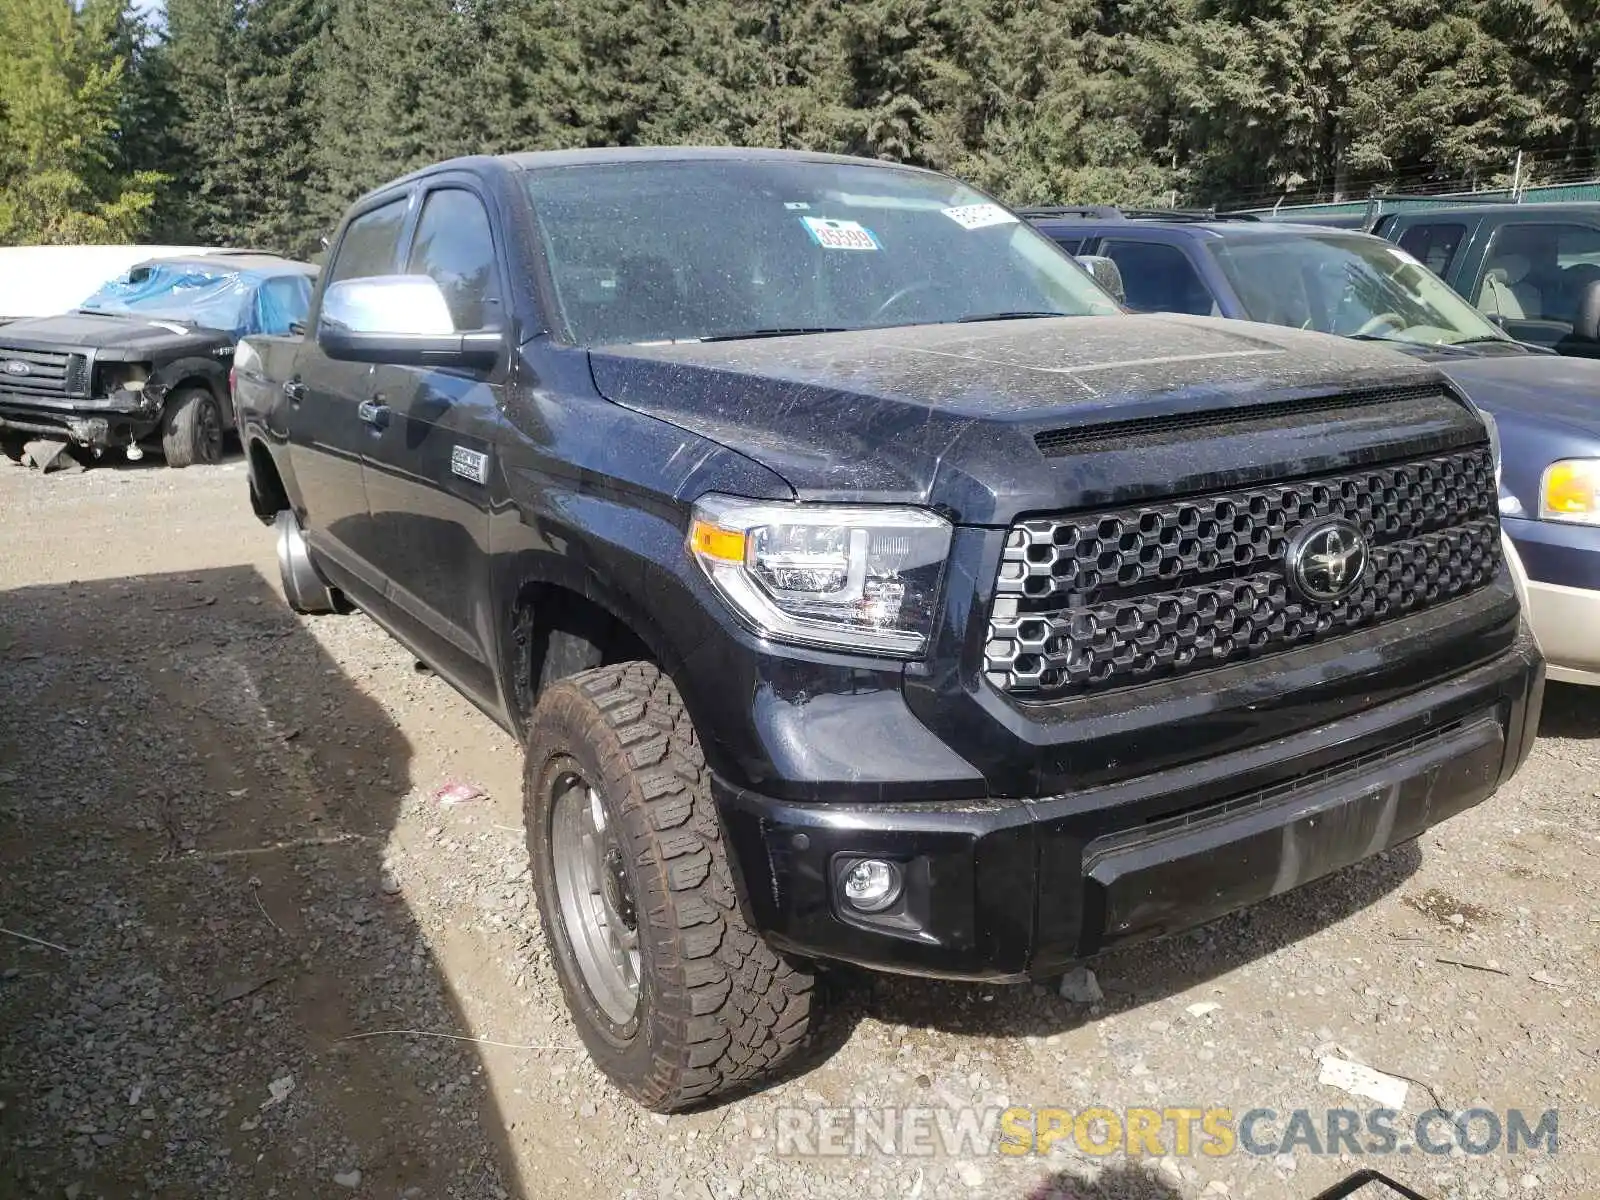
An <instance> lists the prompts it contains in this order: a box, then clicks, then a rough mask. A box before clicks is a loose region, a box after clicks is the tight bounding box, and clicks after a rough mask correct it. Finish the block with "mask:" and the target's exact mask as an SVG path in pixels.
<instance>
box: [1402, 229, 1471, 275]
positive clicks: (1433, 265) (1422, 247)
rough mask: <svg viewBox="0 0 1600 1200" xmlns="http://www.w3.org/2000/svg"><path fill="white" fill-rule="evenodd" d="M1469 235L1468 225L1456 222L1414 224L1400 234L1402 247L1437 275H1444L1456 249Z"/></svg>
mask: <svg viewBox="0 0 1600 1200" xmlns="http://www.w3.org/2000/svg"><path fill="white" fill-rule="evenodd" d="M1466 236H1467V227H1466V226H1465V225H1458V224H1455V223H1454V222H1444V221H1440V222H1431V223H1429V224H1427V225H1413V226H1412V227H1411V228H1410V229H1407V230H1406V231H1405V232H1404V233H1402V234H1401V235H1400V249H1402V250H1404V251H1405V252H1406V253H1407V254H1409V255H1411V257H1412V258H1414V259H1416V260H1417V261H1418V262H1420V263H1421V264H1422V265H1423V266H1425V267H1427V268H1428V270H1430V271H1432V272H1433V273H1434V274H1435V275H1443V274H1444V273H1445V272H1446V271H1448V270H1449V269H1450V264H1451V262H1453V261H1454V260H1455V256H1456V250H1457V249H1459V248H1460V246H1461V243H1462V241H1463V239H1465V238H1466Z"/></svg>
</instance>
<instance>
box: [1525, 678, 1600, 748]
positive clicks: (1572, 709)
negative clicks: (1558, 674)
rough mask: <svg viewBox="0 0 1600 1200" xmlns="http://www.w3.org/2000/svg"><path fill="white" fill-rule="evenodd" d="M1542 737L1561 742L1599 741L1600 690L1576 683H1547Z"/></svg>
mask: <svg viewBox="0 0 1600 1200" xmlns="http://www.w3.org/2000/svg"><path fill="white" fill-rule="evenodd" d="M1539 735H1540V736H1541V737H1559V738H1584V739H1587V738H1596V737H1600V688H1592V687H1580V686H1579V685H1578V684H1575V683H1548V684H1546V685H1545V689H1544V711H1543V712H1542V713H1541V714H1540V717H1539Z"/></svg>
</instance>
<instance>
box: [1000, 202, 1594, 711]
mask: <svg viewBox="0 0 1600 1200" xmlns="http://www.w3.org/2000/svg"><path fill="white" fill-rule="evenodd" d="M1028 215H1029V217H1030V219H1031V220H1032V221H1033V224H1034V227H1035V228H1037V229H1039V230H1040V232H1042V233H1045V234H1047V235H1049V236H1050V237H1051V238H1053V239H1055V241H1056V242H1057V243H1058V244H1059V245H1061V246H1062V247H1063V248H1064V249H1067V250H1069V251H1071V252H1072V253H1075V254H1080V255H1094V256H1100V257H1104V258H1109V259H1110V260H1112V261H1113V262H1114V263H1115V264H1116V266H1117V268H1118V271H1119V273H1120V275H1121V281H1122V287H1123V290H1124V293H1125V299H1126V302H1127V304H1128V306H1129V307H1131V308H1133V309H1134V310H1136V311H1139V312H1178V313H1191V314H1194V315H1197V316H1221V317H1232V318H1236V319H1238V320H1244V321H1259V322H1263V323H1265V324H1271V325H1289V326H1293V327H1295V328H1299V329H1314V330H1319V331H1321V332H1323V333H1333V334H1340V335H1343V336H1345V337H1350V338H1355V339H1357V340H1361V341H1375V342H1383V343H1385V344H1388V345H1391V346H1393V347H1394V348H1396V349H1398V350H1401V351H1404V352H1405V353H1408V354H1410V355H1412V356H1413V357H1416V358H1419V359H1422V360H1424V361H1426V362H1431V363H1433V364H1435V365H1436V366H1438V367H1439V368H1440V369H1442V370H1443V371H1444V372H1445V374H1446V375H1448V376H1449V378H1450V379H1451V381H1452V382H1454V383H1455V384H1457V385H1458V386H1459V387H1460V388H1461V389H1462V390H1463V391H1465V392H1466V393H1467V395H1468V396H1469V397H1470V398H1471V399H1472V400H1473V401H1474V402H1475V403H1476V404H1477V405H1478V406H1479V407H1480V408H1482V409H1483V410H1485V411H1486V412H1488V413H1489V414H1490V415H1492V416H1493V417H1494V419H1495V420H1496V422H1497V423H1498V427H1499V434H1500V442H1501V445H1502V455H1503V471H1502V476H1501V480H1500V517H1501V522H1502V525H1503V527H1504V529H1505V530H1506V532H1507V533H1509V534H1510V536H1511V539H1512V541H1513V543H1514V545H1515V546H1516V548H1517V550H1518V552H1519V554H1520V556H1521V558H1522V560H1523V563H1524V565H1525V567H1526V568H1527V573H1528V576H1529V593H1530V596H1529V601H1530V603H1529V607H1530V609H1531V612H1532V620H1533V627H1534V632H1535V633H1537V634H1538V636H1539V640H1540V642H1541V644H1542V645H1543V647H1544V651H1545V654H1546V656H1547V657H1548V659H1549V663H1550V677H1551V678H1552V679H1560V680H1565V681H1567V682H1572V683H1590V684H1594V683H1600V361H1595V360H1593V359H1590V358H1583V357H1558V356H1557V355H1554V354H1550V353H1548V352H1547V351H1545V350H1542V349H1540V348H1538V347H1530V346H1528V345H1526V344H1524V343H1521V342H1517V341H1514V340H1513V339H1512V338H1511V337H1510V336H1508V334H1507V333H1506V332H1505V331H1504V330H1502V329H1501V328H1498V327H1497V326H1496V325H1495V324H1493V323H1491V322H1490V321H1488V320H1487V319H1485V318H1484V316H1483V315H1482V314H1481V313H1479V312H1478V311H1477V310H1476V309H1474V308H1473V307H1472V306H1471V305H1469V304H1467V303H1466V302H1465V301H1464V300H1463V299H1462V298H1461V297H1460V296H1458V295H1457V294H1456V293H1455V292H1453V291H1451V289H1450V288H1448V287H1446V286H1445V285H1444V283H1443V282H1441V281H1440V280H1439V278H1438V277H1437V276H1435V275H1434V274H1433V273H1432V272H1431V271H1429V270H1428V269H1427V268H1426V267H1424V266H1423V265H1422V264H1421V263H1419V262H1418V261H1417V259H1416V258H1415V257H1414V256H1413V255H1411V254H1409V253H1407V251H1406V250H1404V249H1403V248H1401V247H1397V246H1394V245H1391V244H1389V243H1388V242H1386V241H1384V240H1383V239H1381V238H1377V237H1373V236H1370V235H1368V234H1363V233H1357V232H1354V231H1351V230H1343V229H1330V228H1326V227H1322V226H1311V225H1303V226H1301V225H1290V224H1283V223H1278V222H1266V221H1254V220H1248V219H1237V218H1235V219H1227V218H1222V219H1218V218H1214V217H1209V216H1199V215H1189V214H1182V213H1165V214H1161V215H1159V216H1157V215H1151V216H1148V217H1140V216H1129V215H1128V214H1125V213H1121V212H1118V211H1117V210H1115V209H1043V210H1032V211H1031V212H1030V213H1029V214H1028ZM1407 228H1410V226H1407ZM1596 245H1597V248H1600V232H1597V234H1596ZM1479 257H1480V258H1481V257H1482V256H1481V255H1480V256H1479ZM1507 327H1508V328H1509V327H1510V322H1507Z"/></svg>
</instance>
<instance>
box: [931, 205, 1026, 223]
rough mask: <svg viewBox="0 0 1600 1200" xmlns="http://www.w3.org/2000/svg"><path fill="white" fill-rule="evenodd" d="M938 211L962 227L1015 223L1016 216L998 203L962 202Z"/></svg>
mask: <svg viewBox="0 0 1600 1200" xmlns="http://www.w3.org/2000/svg"><path fill="white" fill-rule="evenodd" d="M939 211H940V212H942V213H944V215H945V216H947V217H949V218H950V219H951V220H952V221H954V222H955V223H956V224H957V225H959V226H961V228H963V229H984V228H986V227H988V226H990V225H1015V224H1016V222H1017V218H1016V217H1015V216H1013V215H1012V214H1011V213H1008V212H1007V211H1006V210H1005V209H1003V208H1001V207H1000V206H999V205H998V204H963V205H962V206H961V207H960V208H944V209H940V210H939Z"/></svg>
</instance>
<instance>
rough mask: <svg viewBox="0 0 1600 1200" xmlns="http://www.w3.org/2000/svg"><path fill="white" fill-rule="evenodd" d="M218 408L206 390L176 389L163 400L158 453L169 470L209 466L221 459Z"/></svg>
mask: <svg viewBox="0 0 1600 1200" xmlns="http://www.w3.org/2000/svg"><path fill="white" fill-rule="evenodd" d="M223 429H224V426H223V423H222V406H221V405H220V404H218V403H217V398H216V397H215V396H213V395H212V394H211V390H210V389H209V388H203V387H186V388H180V389H178V391H176V392H174V393H173V394H172V395H171V396H170V397H169V398H168V399H167V411H166V415H165V416H164V417H163V418H162V420H161V452H162V454H164V455H165V456H166V459H167V466H169V467H191V466H194V465H195V464H197V463H203V464H207V465H209V464H211V463H215V462H218V461H219V460H221V458H222V447H223Z"/></svg>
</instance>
